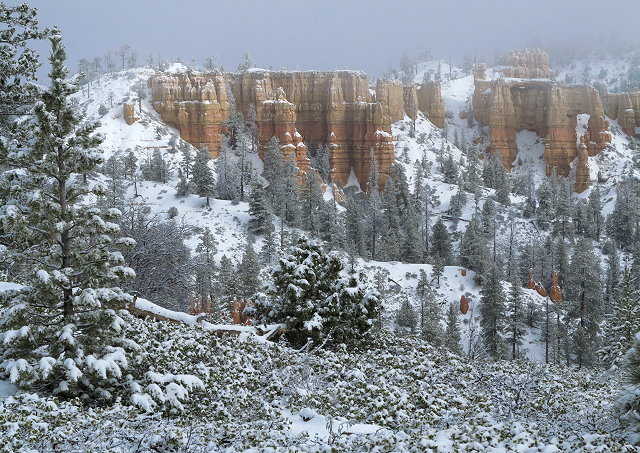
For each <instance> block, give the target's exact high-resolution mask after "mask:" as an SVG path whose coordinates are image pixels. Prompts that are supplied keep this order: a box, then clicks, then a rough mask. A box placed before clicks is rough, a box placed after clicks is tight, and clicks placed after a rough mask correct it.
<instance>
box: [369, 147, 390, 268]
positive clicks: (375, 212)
mask: <svg viewBox="0 0 640 453" xmlns="http://www.w3.org/2000/svg"><path fill="white" fill-rule="evenodd" d="M379 177H380V170H379V168H378V159H377V157H376V154H375V153H374V152H373V150H372V151H371V152H370V154H369V182H368V183H367V186H368V187H367V203H366V218H365V232H366V235H367V237H368V238H369V256H371V259H372V260H375V259H377V255H378V253H377V248H378V246H379V244H378V242H379V237H380V234H381V229H382V222H383V219H382V213H381V209H382V200H381V199H380V192H379ZM387 188H389V185H387Z"/></svg>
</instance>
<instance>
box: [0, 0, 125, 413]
mask: <svg viewBox="0 0 640 453" xmlns="http://www.w3.org/2000/svg"><path fill="white" fill-rule="evenodd" d="M19 8H21V10H23V11H30V10H29V9H25V8H26V7H19ZM19 10H20V9H19ZM19 10H18V11H19ZM0 11H2V12H6V11H7V10H6V7H5V6H4V5H0ZM28 17H32V16H28ZM27 23H32V22H27ZM65 59H66V55H65V50H64V46H63V45H62V44H61V40H60V38H59V37H57V36H55V37H53V38H51V57H50V62H51V72H50V73H49V78H50V86H49V88H48V89H47V90H46V91H45V92H44V93H43V94H42V98H41V100H40V101H39V102H37V103H36V105H35V108H34V109H33V113H32V115H31V116H30V117H29V118H28V119H27V120H26V122H25V123H23V124H22V126H23V127H22V128H21V130H20V133H19V134H18V136H17V137H18V138H19V139H18V140H16V141H14V142H13V143H12V144H11V146H12V147H14V146H15V148H11V149H6V148H5V146H7V144H6V143H4V142H2V141H0V151H1V155H2V156H3V162H2V164H3V165H4V166H6V167H8V168H12V169H14V171H10V172H5V173H3V174H2V176H1V179H0V194H1V199H2V200H3V203H2V206H1V207H0V225H1V228H2V231H4V232H5V233H4V235H3V241H4V244H5V245H6V246H7V253H8V254H9V259H10V260H11V261H13V262H14V263H15V264H16V265H18V266H20V267H21V268H22V270H23V275H22V278H21V280H22V282H23V283H25V284H26V286H24V287H23V288H22V289H19V290H16V291H11V292H5V293H3V294H2V296H1V304H2V307H3V308H4V317H3V319H2V320H1V321H0V332H1V333H0V336H2V337H3V339H4V341H3V353H2V356H3V362H2V371H3V372H4V373H5V374H6V375H7V376H9V378H10V379H11V381H13V382H14V383H16V384H18V385H19V386H21V387H27V388H28V387H31V388H35V389H38V390H39V391H43V390H45V391H52V392H55V393H57V394H59V395H62V396H79V397H82V398H96V399H99V400H100V399H102V400H112V399H113V397H114V395H115V393H116V392H118V389H119V388H125V387H128V384H127V381H129V383H131V379H132V378H131V376H130V374H128V368H129V360H131V356H130V353H131V352H132V351H133V350H134V349H135V348H136V347H137V345H136V344H135V343H133V342H132V341H131V340H129V339H127V338H125V336H124V333H123V329H122V327H123V325H124V324H125V319H126V318H123V317H122V316H123V315H122V314H121V312H120V310H121V309H122V308H124V306H125V304H126V303H128V302H130V301H131V297H130V296H129V295H128V294H127V293H125V292H123V291H122V290H121V289H120V288H119V287H118V286H116V285H117V284H118V281H119V280H121V279H123V278H125V277H131V276H133V275H134V273H133V271H132V270H131V269H130V268H128V267H126V266H124V260H123V257H122V254H121V253H120V252H116V251H114V250H113V247H114V246H115V245H118V244H120V245H125V244H130V242H131V241H130V240H129V239H127V238H121V239H119V240H117V241H115V240H114V239H113V236H114V235H117V234H118V233H119V229H118V226H117V224H115V223H113V220H115V219H117V218H118V217H119V216H120V212H119V211H118V210H116V209H110V210H107V211H106V212H104V213H103V212H101V211H100V210H99V209H98V208H97V207H96V206H95V204H94V201H93V200H94V199H95V197H96V196H103V195H104V194H105V187H104V186H103V185H101V184H89V183H87V181H85V179H84V177H83V175H84V174H87V173H90V172H92V171H94V170H95V169H96V167H97V166H98V165H99V164H101V163H102V156H101V154H100V153H98V152H97V151H96V149H95V148H96V147H97V146H98V145H99V144H100V142H101V140H100V137H99V136H97V135H96V134H95V133H94V131H95V129H96V127H97V126H98V124H97V123H93V122H87V121H85V120H84V118H83V115H82V114H81V113H79V112H78V111H77V110H76V107H75V106H74V105H73V104H72V101H71V96H72V95H73V94H74V93H75V92H77V91H78V89H77V87H76V86H75V85H74V84H72V83H69V82H68V81H67V80H66V77H67V74H68V70H67V68H66V67H65V65H64V63H65ZM3 77H4V74H3V76H1V78H3ZM3 83H6V82H3ZM4 94H5V93H4V92H3V95H4Z"/></svg>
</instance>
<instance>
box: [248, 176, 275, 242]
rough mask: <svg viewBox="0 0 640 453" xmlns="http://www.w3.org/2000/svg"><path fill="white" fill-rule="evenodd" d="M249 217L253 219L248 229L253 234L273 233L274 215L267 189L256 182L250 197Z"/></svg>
mask: <svg viewBox="0 0 640 453" xmlns="http://www.w3.org/2000/svg"><path fill="white" fill-rule="evenodd" d="M249 215H250V216H251V218H250V219H249V222H248V223H247V228H248V229H249V231H250V232H252V233H253V234H268V233H271V232H273V230H274V227H273V214H271V207H270V206H269V202H268V200H267V187H266V186H265V185H263V184H262V183H260V182H259V181H256V183H255V185H254V186H253V189H252V190H251V195H250V197H249Z"/></svg>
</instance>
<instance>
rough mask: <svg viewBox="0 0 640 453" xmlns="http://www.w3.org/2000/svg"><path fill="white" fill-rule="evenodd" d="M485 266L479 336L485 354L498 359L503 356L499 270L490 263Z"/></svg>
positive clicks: (502, 314)
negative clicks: (486, 267)
mask: <svg viewBox="0 0 640 453" xmlns="http://www.w3.org/2000/svg"><path fill="white" fill-rule="evenodd" d="M487 266H488V269H487V270H486V271H485V273H484V275H485V279H484V281H483V283H482V290H481V291H480V316H481V318H480V329H481V332H480V335H481V337H482V343H483V345H484V347H485V350H486V351H487V353H488V354H489V355H490V356H491V357H492V358H494V359H499V358H501V357H502V355H503V354H502V353H503V351H502V346H503V339H502V334H503V332H504V323H505V316H504V314H505V301H504V299H505V297H504V291H503V289H502V281H501V280H500V270H499V269H498V267H497V266H495V265H494V264H492V263H488V264H487Z"/></svg>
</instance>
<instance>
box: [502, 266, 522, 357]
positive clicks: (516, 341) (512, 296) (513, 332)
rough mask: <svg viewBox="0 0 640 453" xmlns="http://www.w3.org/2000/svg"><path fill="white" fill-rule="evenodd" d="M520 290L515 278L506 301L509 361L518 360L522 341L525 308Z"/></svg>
mask: <svg viewBox="0 0 640 453" xmlns="http://www.w3.org/2000/svg"><path fill="white" fill-rule="evenodd" d="M522 299H523V294H522V288H521V287H520V283H519V282H518V280H517V279H516V278H514V279H513V281H512V282H511V291H509V300H508V301H507V310H506V314H507V316H508V318H507V331H508V339H507V343H508V344H509V349H510V353H511V360H515V359H517V358H518V354H519V350H520V346H522V339H523V338H524V335H525V333H526V331H525V307H524V302H523V300H522Z"/></svg>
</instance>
